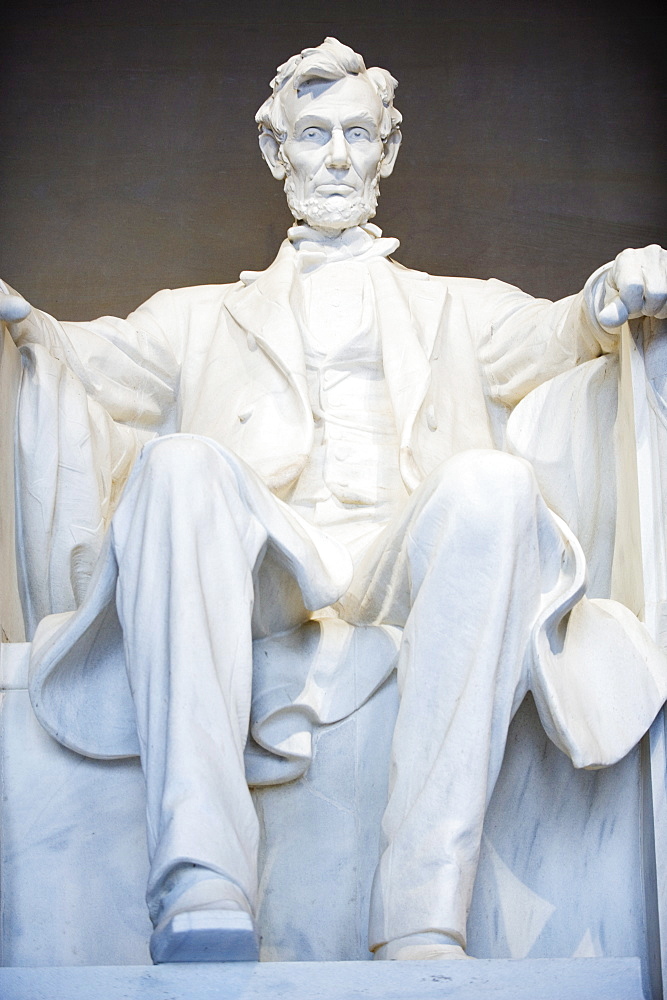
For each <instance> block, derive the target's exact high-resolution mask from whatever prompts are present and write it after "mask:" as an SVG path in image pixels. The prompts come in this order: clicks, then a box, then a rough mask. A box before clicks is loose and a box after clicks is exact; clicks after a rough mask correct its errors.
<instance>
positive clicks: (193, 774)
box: [112, 435, 308, 961]
mask: <svg viewBox="0 0 667 1000" xmlns="http://www.w3.org/2000/svg"><path fill="white" fill-rule="evenodd" d="M139 466H140V467H139V468H138V469H137V470H136V472H135V474H134V475H133V478H132V480H131V482H130V484H128V490H127V492H126V495H124V497H123V499H122V501H121V503H120V505H119V508H118V511H117V513H116V515H115V517H114V520H113V524H112V532H113V544H114V549H115V553H116V557H117V560H118V567H119V572H118V588H117V606H118V613H119V618H120V622H121V626H122V629H123V637H124V645H125V657H126V663H127V670H128V676H129V681H130V687H131V690H132V694H133V698H134V702H135V707H136V715H137V728H138V734H139V740H140V746H141V761H142V767H143V770H144V774H145V777H146V792H147V828H148V847H149V857H150V862H151V868H150V877H149V884H148V892H147V901H148V905H149V910H150V914H151V917H152V919H153V922H154V923H155V924H156V925H157V930H156V932H155V933H154V935H153V938H152V941H151V950H152V954H153V958H154V960H155V961H205V960H217V961H220V960H225V959H233V958H238V959H251V958H256V957H257V945H256V940H255V935H254V929H253V926H252V913H253V909H254V905H255V896H256V887H257V871H256V865H257V843H258V823H257V817H256V815H255V811H254V808H253V805H252V801H251V797H250V793H249V791H248V787H247V784H246V780H245V772H244V763H243V750H244V746H245V743H246V739H247V734H248V725H249V713H250V696H251V684H252V627H251V620H252V614H253V605H254V593H255V580H254V576H255V575H256V574H257V572H258V568H259V565H260V563H261V560H262V557H263V553H264V551H265V548H266V543H267V531H266V529H265V527H264V525H263V524H262V523H261V522H260V520H259V519H258V517H257V516H256V514H255V513H254V512H253V511H252V509H250V505H249V504H248V502H247V500H246V493H247V491H245V490H242V489H241V490H240V484H239V468H238V466H235V467H234V468H232V467H230V465H229V464H228V463H227V462H226V461H225V458H224V454H221V452H220V450H219V449H216V448H215V447H212V446H211V444H209V443H207V441H206V440H205V439H201V438H194V437H188V436H185V435H183V436H177V437H170V438H165V439H161V440H158V441H156V442H154V443H152V444H151V445H149V446H148V447H147V448H146V449H145V450H144V453H143V454H142V456H141V458H140V459H139ZM258 485H259V487H261V484H258V483H254V484H253V487H252V488H253V489H257V488H258ZM266 494H267V497H266V499H267V500H268V501H272V498H271V497H270V495H269V494H268V491H266ZM283 583H285V581H283ZM283 593H284V595H285V601H284V605H283V607H284V618H285V620H284V622H280V621H275V622H274V623H273V624H274V627H275V626H279V625H280V624H282V625H283V627H290V626H291V625H293V624H294V623H295V622H294V619H295V618H296V619H297V620H298V619H299V618H300V619H301V620H303V619H304V618H307V617H308V613H307V612H306V611H305V610H304V608H303V604H302V602H301V601H300V600H299V593H298V588H297V587H296V584H294V583H292V587H291V588H290V587H289V586H287V587H286V590H284V591H283ZM290 616H291V617H290ZM179 928H180V936H179V933H177V931H178V930H179Z"/></svg>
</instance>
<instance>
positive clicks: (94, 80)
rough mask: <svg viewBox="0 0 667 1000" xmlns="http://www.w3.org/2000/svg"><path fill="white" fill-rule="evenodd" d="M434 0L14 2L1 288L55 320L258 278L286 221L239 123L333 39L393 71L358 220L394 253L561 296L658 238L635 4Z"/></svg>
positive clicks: (646, 66)
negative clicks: (369, 200)
mask: <svg viewBox="0 0 667 1000" xmlns="http://www.w3.org/2000/svg"><path fill="white" fill-rule="evenodd" d="M621 10H622V8H618V9H617V6H616V5H615V4H603V3H597V4H596V3H584V2H581V0H563V2H561V3H558V4H556V3H549V2H546V3H545V2H538V0H505V2H503V3H499V2H495V3H494V2H491V0H442V2H441V3H439V4H435V3H422V2H419V0H416V2H415V3H412V4H408V3H407V2H404V3H397V2H395V0H384V2H378V0H358V2H354V3H352V2H345V0H342V2H333V0H331V2H329V3H323V2H320V0H313V2H311V3H308V4H304V3H298V4H296V3H291V4H289V3H287V0H283V2H282V3H276V2H274V0H267V2H258V0H248V2H243V3H238V4H235V5H232V4H225V3H219V2H218V3H216V2H214V0H160V2H153V0H136V2H135V3H130V2H129V0H119V2H116V3H110V2H105V3H102V2H99V0H73V2H55V3H48V2H35V0H26V2H24V3H22V4H20V5H16V7H15V9H13V10H10V12H9V13H8V14H5V16H4V29H3V56H2V60H1V62H0V66H1V70H0V72H1V79H2V96H3V108H4V114H3V138H4V142H3V144H2V152H1V153H0V203H1V206H0V207H1V211H2V221H3V243H2V254H1V255H0V274H2V276H3V277H5V278H6V279H7V280H8V281H9V282H10V283H11V284H13V285H14V286H15V287H17V288H18V289H19V290H20V291H21V292H22V293H23V294H24V295H25V296H26V297H27V298H28V299H29V300H30V301H32V302H33V303H34V304H35V305H38V306H41V307H42V308H44V309H46V310H47V311H49V312H52V313H54V314H55V315H57V316H58V317H59V318H61V319H81V318H92V317H93V316H95V315H99V314H101V313H105V312H111V313H115V314H118V315H124V314H126V313H127V312H128V311H129V310H130V309H132V308H133V307H134V306H136V305H138V304H139V302H141V301H142V300H143V299H145V298H146V297H147V296H148V295H150V294H151V293H152V292H154V291H156V290H157V289H159V288H163V287H178V286H182V285H191V284H201V283H208V282H226V281H235V280H236V279H237V277H238V273H239V271H240V270H241V269H245V268H250V269H259V268H263V267H266V266H267V265H268V264H269V263H270V261H271V260H272V259H273V257H274V256H275V253H276V251H277V249H278V245H279V243H280V240H281V239H282V238H283V237H284V233H285V230H286V228H287V226H288V225H289V223H290V216H289V213H288V211H287V208H286V206H285V203H284V196H283V193H282V186H281V185H280V184H279V183H277V182H276V181H274V180H273V179H272V177H271V176H270V174H269V171H268V169H267V168H266V166H265V165H264V164H263V162H262V160H261V158H260V154H259V149H258V146H257V131H256V126H255V124H254V114H255V111H256V110H257V108H258V107H259V105H260V104H261V102H262V101H263V100H264V98H265V97H266V96H267V94H268V82H269V80H270V79H271V77H272V76H273V74H274V72H275V67H276V65H277V64H278V63H279V62H283V61H284V60H285V59H287V58H288V57H289V56H290V55H292V54H293V53H294V52H296V51H299V50H300V49H301V48H303V47H305V46H308V45H316V44H319V42H321V41H322V39H323V38H324V36H325V35H328V34H333V35H336V36H337V37H338V38H340V40H341V41H343V42H345V43H347V44H348V45H351V46H352V47H353V48H355V49H356V50H357V51H359V52H361V54H362V55H363V56H364V58H365V60H366V64H367V65H369V66H371V65H380V66H383V67H385V68H387V69H389V70H390V72H392V73H393V74H394V76H396V77H397V78H398V80H399V88H398V92H397V96H396V104H397V106H398V108H399V109H400V110H401V111H402V113H403V116H404V123H403V133H404V141H403V148H402V151H401V154H400V156H399V159H398V164H397V167H396V170H395V172H394V175H393V176H392V177H391V178H389V179H388V180H386V181H385V182H384V184H383V188H382V198H381V201H380V206H379V209H378V214H377V218H376V220H375V221H376V222H377V223H378V224H379V225H380V226H381V227H382V228H383V229H384V231H385V233H386V234H387V235H392V236H398V237H399V239H400V240H401V244H402V245H401V248H400V250H399V251H398V253H397V254H396V257H397V258H398V259H399V260H400V261H401V262H402V263H404V264H406V265H408V266H411V267H416V268H421V269H424V270H428V271H430V272H432V273H435V274H460V275H469V276H475V277H490V276H495V277H499V278H503V279H505V280H507V281H511V282H512V283H514V284H518V285H520V286H521V287H522V288H525V289H526V290H527V291H529V292H532V293H533V294H537V295H546V296H548V297H552V298H553V297H557V296H560V295H565V294H568V293H569V292H573V291H576V290H578V289H579V288H580V287H581V285H582V284H583V282H584V280H585V279H586V277H587V276H588V274H589V273H590V272H591V271H592V270H594V269H595V268H596V267H597V266H598V265H600V264H602V263H604V262H605V261H607V260H609V259H611V258H613V257H614V256H615V254H616V253H618V251H619V250H621V249H623V248H624V247H626V246H642V245H644V244H646V243H650V242H661V243H663V245H664V244H665V242H667V233H666V230H667V181H666V178H667V141H666V139H665V135H666V131H667V130H666V128H665V125H666V124H667V115H666V113H665V112H666V107H667V99H666V98H667V86H666V76H667V74H666V72H665V39H666V38H667V31H666V30H665V29H666V28H667V17H666V16H665V15H664V14H662V13H659V7H658V5H654V4H648V3H645V2H641V3H636V4H632V5H626V14H625V15H623V14H622V13H621Z"/></svg>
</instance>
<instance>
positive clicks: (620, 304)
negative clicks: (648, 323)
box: [597, 243, 667, 327]
mask: <svg viewBox="0 0 667 1000" xmlns="http://www.w3.org/2000/svg"><path fill="white" fill-rule="evenodd" d="M637 316H655V317H656V318H657V319H666V318H667V250H663V249H662V247H659V246H658V245H657V244H656V243H653V244H651V246H648V247H643V248H642V249H641V250H623V251H622V252H621V253H619V255H618V257H617V258H616V260H615V261H614V262H613V264H612V265H611V267H610V268H609V270H608V271H607V275H606V279H605V286H604V294H603V296H602V302H601V304H600V306H598V308H597V319H598V322H599V323H600V324H601V325H602V326H606V327H615V326H621V325H622V324H623V323H625V321H626V320H627V319H634V318H635V317H637Z"/></svg>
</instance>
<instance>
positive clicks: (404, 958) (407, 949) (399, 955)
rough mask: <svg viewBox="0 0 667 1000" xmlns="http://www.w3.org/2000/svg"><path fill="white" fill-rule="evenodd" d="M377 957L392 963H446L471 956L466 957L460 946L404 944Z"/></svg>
mask: <svg viewBox="0 0 667 1000" xmlns="http://www.w3.org/2000/svg"><path fill="white" fill-rule="evenodd" d="M378 950H381V949H378ZM378 957H379V958H382V959H385V960H387V959H388V960H389V961H392V962H448V961H451V960H452V959H460V958H468V959H469V958H470V957H471V956H470V955H466V953H465V951H464V950H463V948H462V947H461V945H460V944H405V945H403V947H399V948H396V949H395V950H393V951H392V953H391V954H389V955H381V956H378Z"/></svg>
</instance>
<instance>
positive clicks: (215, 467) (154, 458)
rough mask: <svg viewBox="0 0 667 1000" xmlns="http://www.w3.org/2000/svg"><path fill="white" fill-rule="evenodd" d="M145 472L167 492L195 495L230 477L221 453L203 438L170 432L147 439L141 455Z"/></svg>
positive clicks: (152, 481) (154, 483)
mask: <svg viewBox="0 0 667 1000" xmlns="http://www.w3.org/2000/svg"><path fill="white" fill-rule="evenodd" d="M141 462H142V464H143V465H144V475H145V476H146V477H148V478H149V479H150V480H151V483H152V484H153V485H156V484H158V483H159V486H160V488H163V489H165V490H167V491H170V490H172V489H173V488H174V487H177V488H178V490H179V491H182V490H186V491H188V492H190V493H192V494H193V495H195V496H196V495H198V494H199V493H200V492H201V491H202V490H205V489H206V488H207V487H208V488H209V489H210V487H211V484H212V483H213V482H214V481H219V480H220V479H221V478H222V479H223V480H224V479H230V480H231V478H232V473H231V470H230V469H229V468H228V466H227V463H226V462H225V459H224V455H223V454H221V453H220V452H219V451H218V450H217V449H216V448H215V447H214V446H212V445H211V444H209V442H208V441H207V440H206V439H205V438H200V437H194V436H191V435H189V434H170V435H168V436H167V437H163V438H157V439H156V440H154V441H151V442H149V444H147V445H146V447H145V448H144V451H143V452H142V455H141Z"/></svg>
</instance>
